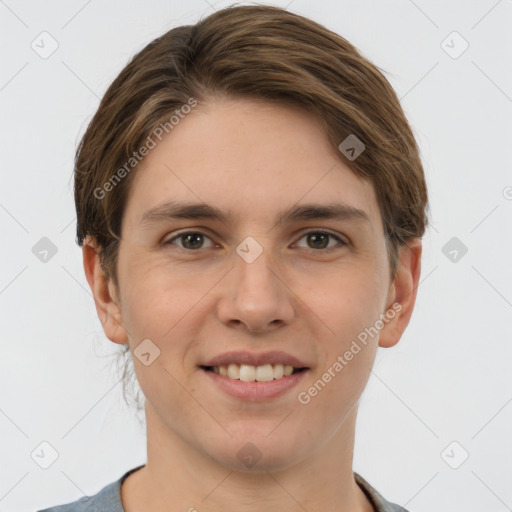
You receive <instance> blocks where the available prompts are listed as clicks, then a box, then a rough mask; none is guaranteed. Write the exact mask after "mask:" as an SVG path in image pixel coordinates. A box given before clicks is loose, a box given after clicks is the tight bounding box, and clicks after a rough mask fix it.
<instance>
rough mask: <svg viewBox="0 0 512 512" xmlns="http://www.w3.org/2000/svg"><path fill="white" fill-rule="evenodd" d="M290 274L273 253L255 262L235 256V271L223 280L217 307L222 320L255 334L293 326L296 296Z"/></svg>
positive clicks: (266, 253) (266, 251)
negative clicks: (288, 278) (287, 274)
mask: <svg viewBox="0 0 512 512" xmlns="http://www.w3.org/2000/svg"><path fill="white" fill-rule="evenodd" d="M285 274H286V273H285V272H284V270H283V269H282V266H281V265H278V263H277V262H276V260H275V259H274V258H272V256H271V254H270V250H267V249H264V250H263V252H262V253H261V254H260V255H259V256H258V257H257V258H256V259H255V260H254V261H252V262H250V263H249V262H248V261H246V260H245V259H244V258H242V257H241V256H239V254H238V253H235V255H234V268H233V269H232V270H231V271H230V272H229V273H228V275H227V276H226V279H225V280H223V286H224V288H223V291H222V295H221V298H220V300H219V302H218V304H217V314H218V317H219V320H220V321H221V322H223V323H224V324H226V325H228V326H229V327H237V328H240V327H241V328H245V329H247V330H248V331H250V332H252V333H264V332H269V331H272V330H275V329H278V328H280V327H283V326H284V325H287V324H289V323H290V322H291V321H292V319H293V316H294V314H295V308H294V294H293V292H292V291H291V289H290V287H289V284H287V283H286V275H285Z"/></svg>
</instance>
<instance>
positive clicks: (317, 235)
mask: <svg viewBox="0 0 512 512" xmlns="http://www.w3.org/2000/svg"><path fill="white" fill-rule="evenodd" d="M328 236H329V235H327V234H325V233H313V234H310V235H309V240H310V241H311V240H313V243H314V242H315V241H317V242H318V240H319V238H320V237H323V242H327V240H328ZM319 247H320V248H321V249H323V248H325V247H327V243H323V244H322V245H321V246H318V245H317V246H316V247H315V248H319Z"/></svg>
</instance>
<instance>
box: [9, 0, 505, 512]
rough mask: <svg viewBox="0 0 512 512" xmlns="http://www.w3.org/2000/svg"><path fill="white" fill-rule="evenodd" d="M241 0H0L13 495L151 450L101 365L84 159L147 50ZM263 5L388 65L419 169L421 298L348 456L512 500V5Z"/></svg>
mask: <svg viewBox="0 0 512 512" xmlns="http://www.w3.org/2000/svg"><path fill="white" fill-rule="evenodd" d="M230 3H231V2H212V1H211V0H210V1H209V2H206V1H205V0H194V1H185V0H180V1H174V2H171V1H161V0H152V1H145V2H142V1H139V2H135V1H125V2H122V1H120V0H117V1H111V2H108V3H107V2H100V1H99V0H89V1H84V0H73V1H63V0H60V1H48V2H35V1H32V2H24V3H17V2H14V1H13V0H5V1H0V38H1V39H0V45H1V48H2V49H3V52H2V66H1V69H0V109H1V111H0V119H1V133H0V140H1V144H2V153H1V155H2V158H1V178H2V182H1V187H0V225H1V239H2V251H1V258H2V260H1V261H2V263H1V265H0V311H1V322H2V323H1V332H2V339H1V352H0V354H1V358H0V434H1V435H0V510H1V511H3V512H5V511H12V512H22V511H30V510H37V509H39V508H43V507H47V506H50V505H55V504H61V503H65V502H69V501H72V500H75V499H78V498H80V497H82V496H83V495H84V494H93V493H96V492H97V491H98V490H99V489H100V488H102V487H104V486H105V485H106V484H107V483H110V482H112V481H114V480H116V479H117V478H119V477H120V476H121V474H122V473H124V472H125V471H127V470H128V469H130V468H132V467H135V466H136V465H139V464H143V463H144V462H145V437H144V432H143V430H142V429H141V428H140V427H139V425H138V423H137V421H136V420H135V418H134V413H133V411H131V410H130V409H128V408H127V407H126V406H124V405H123V402H122V400H121V385H120V383H119V377H120V376H119V375H118V374H116V371H115V368H114V367H113V366H110V363H109V362H110V361H111V360H110V359H109V357H108V354H111V353H112V352H113V351H115V350H117V348H118V346H117V345H114V344H113V343H111V342H110V341H108V340H107V339H106V338H105V336H104V335H103V331H102V329H101V324H100V322H99V320H98V319H97V316H96V311H95V309H94V304H93V300H92V297H91V295H90V291H89V288H88V285H87V282H86V280H85V276H84V273H83V268H82V260H81V251H80V249H79V248H78V246H76V245H75V243H74V238H75V226H76V223H75V216H74V204H73V198H72V179H71V178H72V167H73V156H74V152H75V149H76V144H77V142H78V140H79V136H80V135H81V134H82V133H83V132H84V130H85V127H86V125H87V123H88V122H89V120H90V119H91V116H92V115H93V113H94V111H95V110H96V108H97V106H98V104H99V99H100V98H101V96H102V95H103V93H104V92H105V90H106V88H107V87H108V85H109V84H110V83H111V81H112V80H113V79H114V78H115V76H116V75H117V74H118V73H119V71H120V70H121V69H122V67H123V66H124V65H125V64H126V63H127V61H128V59H129V58H130V57H131V56H132V55H133V54H134V53H135V52H136V51H138V50H139V49H141V48H142V47H143V46H145V45H146V44H147V43H148V42H149V41H151V40H152V39H153V38H155V37H156V36H158V35H160V34H162V33H163V32H165V31H167V30H168V29H170V28H172V27H174V26H176V25H181V24H191V23H194V22H196V21H197V20H198V19H199V16H201V15H203V16H204V15H207V14H209V13H211V12H213V9H219V8H221V7H224V6H226V5H229V4H230ZM272 3H274V4H276V5H281V6H285V5H286V4H287V3H289V4H290V5H289V9H290V10H292V11H294V12H297V13H299V14H303V15H306V16H309V17H311V18H313V19H314V20H316V21H318V22H320V23H322V24H324V25H326V26H327V27H328V28H330V29H333V30H334V31H336V32H338V33H339V34H341V35H342V36H344V37H346V38H347V39H348V40H350V41H351V42H352V43H354V44H355V45H356V46H357V47H358V48H359V49H360V50H361V51H362V52H363V53H364V54H365V55H366V56H367V57H369V58H370V59H371V60H372V61H373V62H374V63H375V64H377V65H378V66H379V67H381V68H383V69H384V70H385V71H386V76H387V77H388V79H389V80H390V82H391V84H392V85H393V87H394V88H395V90H396V91H397V93H398V96H399V97H400V98H401V100H402V104H403V107H404V110H405V112H406V114H407V116H408V118H409V120H410V123H411V124H412V126H413V129H414V133H415V135H416V136H417V139H418V142H419V144H420V147H421V151H422V158H423V162H424V165H425V171H426V175H427V180H428V186H429V193H430V203H431V209H432V221H433V226H432V227H431V228H430V229H429V231H428V232H427V234H426V236H425V238H424V256H423V271H422V278H421V284H420V287H419V290H418V298H417V305H416V310H415V312H414V314H413V318H412V320H411V323H410V325H409V327H408V329H407V331H406V332H405V335H404V336H403V338H402V340H401V342H400V343H399V344H398V345H397V346H396V347H395V348H392V349H379V354H378V358H377V361H376V364H375V368H374V373H373V375H372V377H371V380H370V382H369V384H368V387H367V389H366V390H365V393H364V395H363V399H362V403H361V407H360V412H359V418H358V425H357V434H356V446H355V461H354V469H355V470H356V471H358V472H359V473H360V474H362V475H363V476H364V477H365V478H366V479H367V480H368V481H369V482H370V483H371V484H372V485H374V486H375V487H376V488H377V489H378V490H379V491H380V492H381V493H382V494H383V495H384V496H385V497H386V498H387V499H389V500H390V501H394V502H396V503H399V504H401V505H403V506H405V507H406V508H407V509H410V510H411V511H413V512H414V511H416V512H431V511H433V510H443V511H445V512H451V511H454V512H459V511H465V512H477V511H478V512H480V511H483V510H485V511H486V512H491V511H495V512H497V511H506V510H512V486H511V485H510V484H511V482H512V441H511V436H510V432H511V426H512V384H511V380H512V379H511V377H510V375H511V371H510V368H511V363H512V348H511V343H510V342H511V331H512V329H511V322H510V320H511V312H512V286H511V285H512V270H511V265H510V262H511V261H512V243H511V236H510V232H511V229H510V226H511V220H512V200H511V199H512V173H511V156H510V149H511V140H512V139H511V135H512V133H511V132H512V129H511V125H512V123H511V114H512V69H511V65H510V63H511V62H512V30H511V26H512V2H511V1H510V0H501V1H496V0H485V1H484V0H482V1H471V2H469V1H462V0H461V1H450V2H446V1H441V0H436V1H428V2H427V1H426V0H417V1H416V2H413V1H412V0H392V1H373V2H370V1H356V0H350V1H346V0H343V1H335V0H329V1H327V0H321V1H315V2H312V1H305V0H293V1H292V2H291V3H290V2H289V0H287V1H286V2H284V1H283V2H272ZM43 31H46V32H48V33H49V34H50V35H51V36H50V37H49V36H45V35H43V36H41V35H40V34H41V32H43ZM454 31H456V32H458V33H459V34H460V36H458V35H456V34H455V35H454V34H452V33H453V32H454ZM43 38H46V39H43ZM51 38H53V39H54V40H55V41H56V42H57V43H58V48H57V49H56V51H55V52H54V53H53V54H52V55H50V56H49V57H48V58H42V57H41V56H40V54H39V53H37V52H36V51H35V50H34V49H33V48H32V47H31V45H34V46H36V48H38V51H39V52H43V51H49V50H50V49H51V44H52V40H51ZM443 41H445V42H444V43H443ZM465 41H467V43H468V44H469V47H468V48H467V50H466V51H464V53H462V54H461V55H458V54H459V53H460V51H461V50H463V49H464V46H465V44H466V43H465ZM43 47H44V48H43ZM450 54H451V55H450ZM454 57H456V58H454ZM43 237H47V238H49V239H50V240H51V241H52V243H53V244H55V246H56V248H57V253H56V254H55V255H54V256H53V257H51V258H50V257H49V256H48V261H47V262H42V261H40V259H38V258H37V257H36V255H35V254H34V253H33V252H32V248H33V247H34V246H35V245H36V244H37V243H38V242H39V240H40V239H41V238H43ZM452 237H457V239H458V240H459V241H460V242H456V243H463V244H464V245H465V246H466V247H467V249H468V251H467V254H465V255H463V256H462V252H461V251H460V249H457V248H455V250H457V251H458V252H457V254H456V255H457V261H455V262H454V261H452V259H453V258H454V256H455V253H453V252H452V253H451V254H450V251H453V249H454V248H453V247H451V246H448V247H447V248H446V249H445V252H446V253H447V255H445V254H444V253H443V247H445V245H446V244H447V243H448V242H449V241H450V240H451V239H452ZM452 243H453V242H452ZM36 252H37V251H36ZM43 441H46V442H48V443H50V444H51V445H52V446H53V447H54V449H55V450H56V451H57V452H58V454H59V457H58V459H57V460H56V461H55V462H54V463H53V464H52V465H51V466H50V467H49V468H48V469H42V468H41V467H40V466H39V465H38V464H37V463H36V462H35V461H34V460H33V458H32V457H31V453H33V451H34V450H35V449H38V450H39V453H41V451H40V450H41V446H40V443H41V442H43ZM453 441H456V443H457V444H455V445H453V444H452V445H450V444H451V443H452V442H453ZM447 447H448V448H447ZM36 451H37V450H36ZM43 451H45V453H46V456H48V454H49V453H50V451H49V449H48V448H46V449H45V448H44V445H43ZM465 452H467V453H468V454H469V458H468V459H467V460H466V461H465V462H464V463H463V464H462V465H461V466H460V467H459V468H458V469H453V468H452V467H450V465H449V464H451V465H452V466H456V465H457V464H459V463H460V461H461V460H462V458H463V456H464V454H465ZM442 454H444V455H442Z"/></svg>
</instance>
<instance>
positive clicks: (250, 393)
mask: <svg viewBox="0 0 512 512" xmlns="http://www.w3.org/2000/svg"><path fill="white" fill-rule="evenodd" d="M201 371H203V372H204V373H206V375H207V376H208V377H209V378H210V379H212V380H213V382H215V384H216V385H217V386H219V387H220V389H222V390H223V391H224V392H226V393H227V394H228V395H231V396H234V397H236V398H241V399H242V400H247V401H249V402H260V401H263V400H268V399H270V398H274V397H276V396H279V395H282V394H283V393H285V392H286V391H288V390H289V389H291V388H293V387H294V386H296V385H297V384H298V383H299V382H300V381H301V380H302V379H303V378H304V375H305V374H306V373H307V372H308V371H309V370H302V371H301V372H297V373H292V375H288V376H287V377H281V378H280V379H274V380H270V381H268V382H256V381H255V382H244V381H242V380H235V379H230V378H229V377H225V376H224V375H220V374H219V373H215V372H211V371H207V370H203V369H201Z"/></svg>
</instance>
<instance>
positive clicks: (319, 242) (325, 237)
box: [300, 231, 347, 250]
mask: <svg viewBox="0 0 512 512" xmlns="http://www.w3.org/2000/svg"><path fill="white" fill-rule="evenodd" d="M303 238H306V239H307V243H312V244H313V245H312V247H311V246H310V247H306V248H307V249H311V248H312V249H313V250H318V249H332V248H333V247H336V246H331V247H328V244H329V238H331V239H335V240H337V241H338V242H339V244H338V245H341V246H343V245H347V243H346V242H344V241H343V240H342V239H341V238H339V237H338V236H336V235H333V234H332V233H328V232H327V231H308V232H307V233H304V235H302V237H301V238H300V239H301V240H302V239H303Z"/></svg>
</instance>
